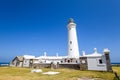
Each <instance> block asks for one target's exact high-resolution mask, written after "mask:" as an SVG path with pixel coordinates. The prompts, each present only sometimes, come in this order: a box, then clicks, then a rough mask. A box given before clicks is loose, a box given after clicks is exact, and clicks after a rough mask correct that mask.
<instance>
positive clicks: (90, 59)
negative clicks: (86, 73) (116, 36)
mask: <svg viewBox="0 0 120 80" xmlns="http://www.w3.org/2000/svg"><path fill="white" fill-rule="evenodd" d="M109 53H110V50H108V49H104V53H103V54H99V53H98V52H97V49H96V48H95V49H94V53H93V54H90V55H85V52H83V56H81V57H80V70H97V71H112V68H111V63H110V57H109Z"/></svg>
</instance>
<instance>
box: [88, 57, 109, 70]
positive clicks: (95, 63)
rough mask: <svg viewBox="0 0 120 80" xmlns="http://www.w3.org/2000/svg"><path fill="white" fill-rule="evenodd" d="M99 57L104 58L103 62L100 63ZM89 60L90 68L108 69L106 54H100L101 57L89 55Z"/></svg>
mask: <svg viewBox="0 0 120 80" xmlns="http://www.w3.org/2000/svg"><path fill="white" fill-rule="evenodd" d="M99 59H102V62H103V63H102V64H99ZM87 62H88V70H99V71H100V70H101V71H106V70H107V68H106V60H105V56H104V55H103V56H99V57H88V58H87Z"/></svg>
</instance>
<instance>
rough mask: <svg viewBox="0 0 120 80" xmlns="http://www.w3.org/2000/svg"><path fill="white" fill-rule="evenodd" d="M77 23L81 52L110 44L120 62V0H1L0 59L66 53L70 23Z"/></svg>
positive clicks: (115, 60) (114, 59) (89, 51)
mask: <svg viewBox="0 0 120 80" xmlns="http://www.w3.org/2000/svg"><path fill="white" fill-rule="evenodd" d="M69 18H73V19H74V20H75V23H76V24H77V35H78V42H79V51H80V54H81V53H82V50H85V51H86V53H87V54H89V53H92V52H93V48H94V47H96V48H97V49H98V52H99V53H102V52H103V49H104V48H109V49H110V51H111V53H110V57H111V61H112V62H120V0H4V1H3V0H1V1H0V62H8V61H10V60H12V59H13V58H14V57H15V56H19V55H24V54H29V55H35V56H40V55H43V52H44V51H46V52H47V55H56V53H59V55H67V27H66V26H67V23H68V19H69Z"/></svg>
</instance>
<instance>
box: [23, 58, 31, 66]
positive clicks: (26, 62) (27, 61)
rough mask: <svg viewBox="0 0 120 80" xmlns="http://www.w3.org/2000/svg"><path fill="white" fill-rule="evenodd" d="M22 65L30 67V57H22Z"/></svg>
mask: <svg viewBox="0 0 120 80" xmlns="http://www.w3.org/2000/svg"><path fill="white" fill-rule="evenodd" d="M23 67H30V59H24V61H23Z"/></svg>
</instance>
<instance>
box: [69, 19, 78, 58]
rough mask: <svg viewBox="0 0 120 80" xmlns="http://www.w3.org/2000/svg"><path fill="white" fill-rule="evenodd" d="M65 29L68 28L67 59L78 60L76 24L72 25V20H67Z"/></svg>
mask: <svg viewBox="0 0 120 80" xmlns="http://www.w3.org/2000/svg"><path fill="white" fill-rule="evenodd" d="M67 28H68V57H69V58H79V48H78V41H77V33H76V24H75V23H74V21H73V19H72V18H70V19H69V22H68V25H67Z"/></svg>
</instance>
